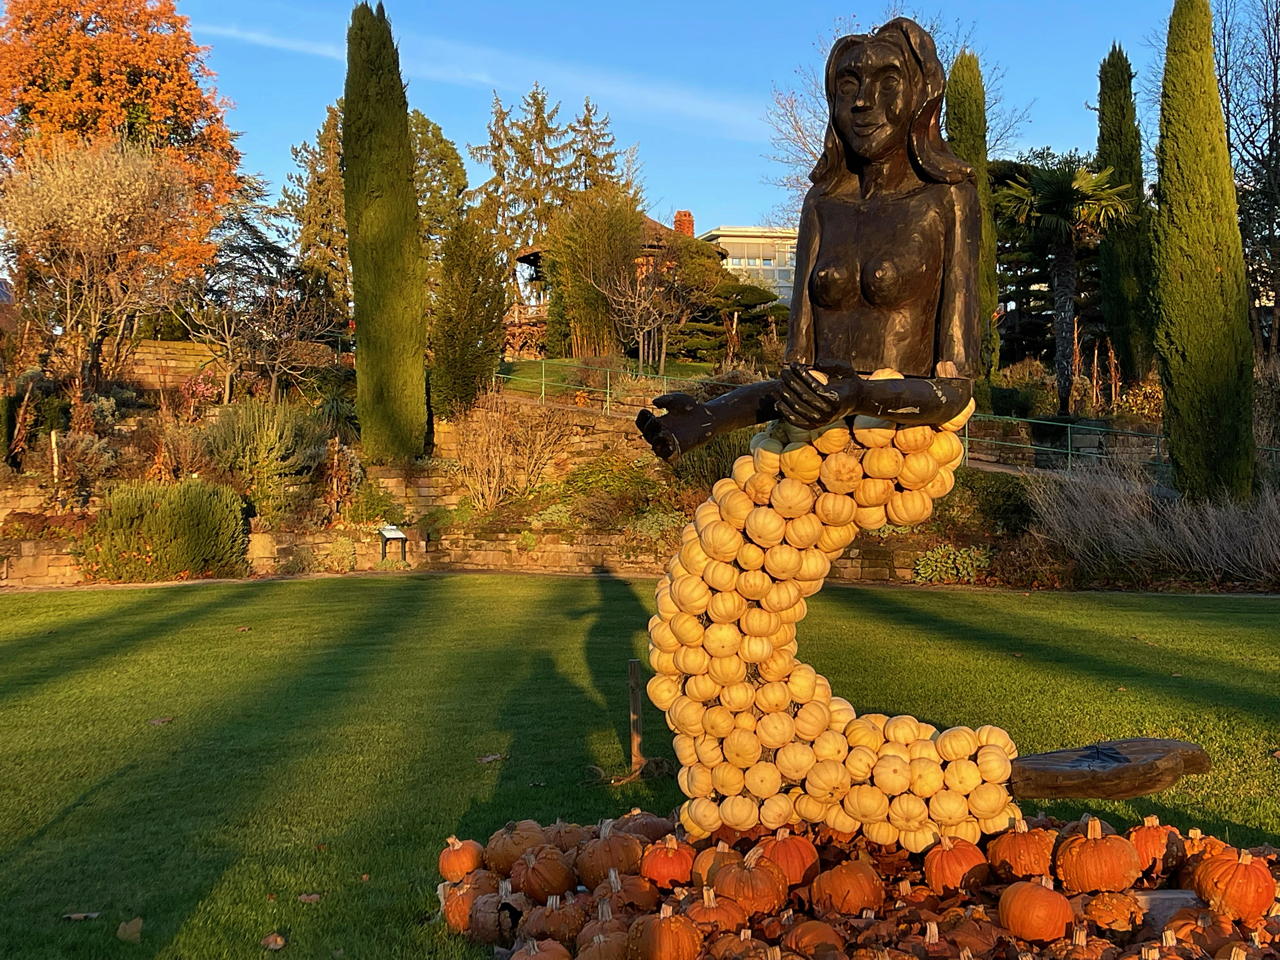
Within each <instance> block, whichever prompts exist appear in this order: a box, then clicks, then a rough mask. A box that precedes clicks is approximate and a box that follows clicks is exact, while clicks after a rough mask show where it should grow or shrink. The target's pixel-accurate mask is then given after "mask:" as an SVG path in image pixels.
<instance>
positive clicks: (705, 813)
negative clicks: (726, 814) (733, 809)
mask: <svg viewBox="0 0 1280 960" xmlns="http://www.w3.org/2000/svg"><path fill="white" fill-rule="evenodd" d="M680 820H681V822H682V823H683V824H684V826H685V828H686V829H689V830H693V831H697V832H698V833H700V834H701V835H702V836H704V837H705V836H708V835H709V834H712V833H715V832H716V831H717V830H719V829H720V827H721V825H722V824H723V823H724V821H723V820H721V819H720V805H719V804H717V803H716V802H715V801H713V800H709V799H708V798H706V797H698V798H696V799H693V800H688V801H686V802H685V804H684V806H682V807H681V808H680Z"/></svg>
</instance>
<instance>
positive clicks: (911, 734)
mask: <svg viewBox="0 0 1280 960" xmlns="http://www.w3.org/2000/svg"><path fill="white" fill-rule="evenodd" d="M884 738H885V739H886V740H892V741H893V742H894V743H911V741H913V740H918V739H919V738H920V721H919V720H917V719H916V718H915V717H912V716H908V715H906V714H902V715H900V716H897V717H890V718H889V720H888V721H886V722H885V725H884Z"/></svg>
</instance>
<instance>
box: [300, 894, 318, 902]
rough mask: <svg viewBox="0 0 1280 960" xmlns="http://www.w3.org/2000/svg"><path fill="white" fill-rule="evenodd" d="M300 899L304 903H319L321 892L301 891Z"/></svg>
mask: <svg viewBox="0 0 1280 960" xmlns="http://www.w3.org/2000/svg"><path fill="white" fill-rule="evenodd" d="M298 899H299V900H300V901H302V902H303V903H319V902H320V894H318V893H300V894H298Z"/></svg>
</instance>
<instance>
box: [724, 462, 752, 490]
mask: <svg viewBox="0 0 1280 960" xmlns="http://www.w3.org/2000/svg"><path fill="white" fill-rule="evenodd" d="M730 472H731V475H732V477H733V482H734V483H736V484H737V485H738V486H742V485H743V484H745V483H746V482H747V480H748V478H750V476H751V475H752V474H753V473H755V472H756V464H755V461H754V460H753V459H752V458H751V457H749V456H742V457H738V459H737V460H735V461H733V469H732V470H731V471H730Z"/></svg>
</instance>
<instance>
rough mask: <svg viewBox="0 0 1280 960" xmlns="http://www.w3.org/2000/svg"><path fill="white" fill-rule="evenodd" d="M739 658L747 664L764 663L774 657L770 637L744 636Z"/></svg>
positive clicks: (739, 649)
mask: <svg viewBox="0 0 1280 960" xmlns="http://www.w3.org/2000/svg"><path fill="white" fill-rule="evenodd" d="M738 656H739V657H741V658H742V660H743V661H744V662H746V663H764V661H766V660H768V659H769V658H770V657H771V656H773V644H772V643H770V642H769V638H768V637H753V636H749V635H748V636H744V637H743V638H742V644H741V645H740V646H739V647H738Z"/></svg>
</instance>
